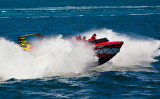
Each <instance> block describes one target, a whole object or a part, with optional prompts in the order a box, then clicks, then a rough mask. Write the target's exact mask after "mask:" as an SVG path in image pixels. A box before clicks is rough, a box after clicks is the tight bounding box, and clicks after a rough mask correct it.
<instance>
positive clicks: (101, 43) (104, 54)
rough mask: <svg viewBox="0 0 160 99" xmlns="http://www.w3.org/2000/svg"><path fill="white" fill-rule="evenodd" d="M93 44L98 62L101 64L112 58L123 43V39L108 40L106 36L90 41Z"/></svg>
mask: <svg viewBox="0 0 160 99" xmlns="http://www.w3.org/2000/svg"><path fill="white" fill-rule="evenodd" d="M91 43H92V45H93V46H94V50H95V54H96V56H97V57H98V64H97V65H102V64H104V63H106V62H107V61H109V60H110V59H112V58H113V57H114V56H115V55H116V54H117V53H118V52H120V49H121V47H122V45H123V43H124V42H123V41H109V40H108V39H107V38H102V39H96V40H94V41H92V42H91Z"/></svg>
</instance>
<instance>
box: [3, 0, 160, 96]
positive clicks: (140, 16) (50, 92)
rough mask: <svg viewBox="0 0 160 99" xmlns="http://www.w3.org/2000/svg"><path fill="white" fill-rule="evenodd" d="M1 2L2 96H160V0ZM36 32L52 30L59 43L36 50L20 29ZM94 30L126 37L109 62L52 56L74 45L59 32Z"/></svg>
mask: <svg viewBox="0 0 160 99" xmlns="http://www.w3.org/2000/svg"><path fill="white" fill-rule="evenodd" d="M0 2H1V3H0V37H1V38H0V80H1V81H0V98H93V99H94V98H95V99H96V98H113V99H117V98H118V99H119V98H133V99H134V98H140V99H143V98H149V99H150V98H153V99H158V98H159V97H160V49H159V48H160V0H123V1H121V0H33V1H27V0H1V1H0ZM33 33H40V34H42V35H44V36H46V37H53V38H54V42H55V43H56V44H55V43H54V42H53V41H52V40H49V41H48V46H50V45H51V44H54V45H53V46H51V47H49V49H47V50H46V49H45V50H40V51H38V52H39V53H38V52H37V53H38V54H42V55H38V54H37V53H33V56H32V57H30V56H29V55H28V52H23V51H22V50H21V49H20V48H19V47H18V42H17V37H18V36H22V35H26V34H33ZM93 33H96V34H97V38H101V37H107V38H108V39H109V40H113V41H116V40H117V41H118V40H121V41H124V45H123V46H122V49H121V51H120V52H119V53H118V55H117V56H115V57H114V58H113V59H112V60H111V61H109V62H108V63H106V64H104V65H102V66H100V67H96V68H89V67H87V65H85V66H84V64H81V63H85V62H86V61H87V59H82V60H81V59H80V58H78V57H77V59H75V57H74V56H73V57H71V58H70V57H67V58H66V57H65V56H62V57H53V56H57V54H59V53H58V52H59V51H64V50H67V51H69V49H70V47H74V46H71V45H68V46H69V48H68V47H66V46H65V45H67V44H70V43H69V42H67V41H63V40H62V39H60V40H59V39H58V38H59V35H62V36H63V38H67V37H71V36H75V35H82V36H84V35H85V36H87V38H89V37H90V36H91V35H92V34H93ZM55 39H56V40H55ZM58 45H60V46H58ZM43 47H46V46H44V45H43ZM47 48H48V47H47ZM42 49H43V48H42ZM76 51H79V52H80V53H82V52H83V50H82V49H76ZM56 52H57V53H56ZM45 53H47V54H45ZM66 53H67V52H66ZM30 54H32V53H30ZM70 54H75V53H70ZM82 54H83V53H82ZM35 56H36V61H35ZM37 56H38V57H37ZM64 57H65V58H64ZM41 59H42V60H41ZM78 59H79V60H78ZM37 60H41V61H37ZM88 61H90V60H89V59H88ZM86 67H87V68H89V69H86Z"/></svg>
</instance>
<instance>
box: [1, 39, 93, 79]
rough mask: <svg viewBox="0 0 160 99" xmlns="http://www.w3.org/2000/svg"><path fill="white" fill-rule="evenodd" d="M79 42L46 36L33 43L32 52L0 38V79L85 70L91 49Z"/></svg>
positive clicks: (90, 56)
mask: <svg viewBox="0 0 160 99" xmlns="http://www.w3.org/2000/svg"><path fill="white" fill-rule="evenodd" d="M85 46H86V45H85V44H84V43H82V42H73V41H69V40H64V39H62V38H61V37H57V38H48V39H45V40H43V41H40V42H39V43H37V44H36V48H35V49H34V50H33V51H32V52H25V51H23V50H22V49H21V48H20V47H19V46H18V45H17V44H15V43H13V42H10V41H8V40H5V39H3V38H1V39H0V68H1V69H0V80H6V79H10V78H17V79H30V78H41V77H46V76H47V77H48V76H65V75H70V74H78V73H83V72H85V71H87V70H88V69H89V68H90V67H88V66H89V64H90V63H92V62H93V61H95V58H94V51H93V49H92V48H91V47H85Z"/></svg>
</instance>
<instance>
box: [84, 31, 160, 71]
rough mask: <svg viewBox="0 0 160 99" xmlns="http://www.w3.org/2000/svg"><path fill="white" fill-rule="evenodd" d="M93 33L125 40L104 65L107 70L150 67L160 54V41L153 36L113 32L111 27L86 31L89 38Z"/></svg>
mask: <svg viewBox="0 0 160 99" xmlns="http://www.w3.org/2000/svg"><path fill="white" fill-rule="evenodd" d="M93 33H96V34H97V38H104V37H107V38H108V39H109V40H110V41H124V44H123V46H122V48H121V50H120V52H119V53H118V54H117V55H116V56H115V57H114V58H113V59H111V60H110V62H107V63H106V64H104V65H103V66H105V67H106V68H107V70H112V69H113V68H115V67H130V69H131V67H136V66H139V67H150V66H151V65H150V64H151V63H152V62H155V61H156V59H155V57H156V56H159V55H160V49H159V48H160V41H159V40H154V39H151V38H145V39H144V38H136V37H130V36H127V35H123V34H119V33H116V32H113V31H112V30H109V29H100V30H92V31H89V32H86V33H84V34H83V35H86V36H87V38H89V37H90V36H91V35H92V34H93Z"/></svg>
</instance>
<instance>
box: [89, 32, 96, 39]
mask: <svg viewBox="0 0 160 99" xmlns="http://www.w3.org/2000/svg"><path fill="white" fill-rule="evenodd" d="M96 36H97V35H96V34H95V33H94V34H93V35H92V37H91V38H90V39H88V41H93V40H96Z"/></svg>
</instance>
